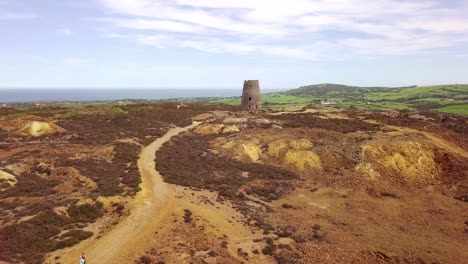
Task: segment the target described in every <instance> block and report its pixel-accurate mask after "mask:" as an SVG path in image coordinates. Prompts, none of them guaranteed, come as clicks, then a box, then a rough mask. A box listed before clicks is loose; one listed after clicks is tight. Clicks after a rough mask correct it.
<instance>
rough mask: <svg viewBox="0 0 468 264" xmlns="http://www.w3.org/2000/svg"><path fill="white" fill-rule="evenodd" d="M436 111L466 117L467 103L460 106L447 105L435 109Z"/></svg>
mask: <svg viewBox="0 0 468 264" xmlns="http://www.w3.org/2000/svg"><path fill="white" fill-rule="evenodd" d="M436 110H437V111H440V112H445V113H452V114H459V115H468V103H466V104H462V105H449V106H444V107H442V108H437V109H436Z"/></svg>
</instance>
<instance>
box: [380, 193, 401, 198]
mask: <svg viewBox="0 0 468 264" xmlns="http://www.w3.org/2000/svg"><path fill="white" fill-rule="evenodd" d="M380 196H382V197H390V198H395V199H398V198H400V196H398V195H397V194H394V193H391V192H380Z"/></svg>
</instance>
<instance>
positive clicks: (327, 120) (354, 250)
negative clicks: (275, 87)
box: [0, 104, 468, 263]
mask: <svg viewBox="0 0 468 264" xmlns="http://www.w3.org/2000/svg"><path fill="white" fill-rule="evenodd" d="M174 109H176V107H175V105H171V104H164V105H139V106H132V107H129V106H126V107H115V108H112V107H111V108H105V107H101V108H96V109H81V110H79V111H78V112H76V111H72V112H70V109H46V110H42V111H39V112H36V113H29V112H28V113H24V112H23V113H21V114H18V113H16V112H14V111H12V112H8V113H7V115H6V118H2V119H1V120H0V122H1V126H0V128H1V131H0V138H1V139H2V142H3V143H2V144H1V146H2V149H1V150H0V160H1V164H0V167H1V168H0V170H1V171H3V173H2V174H0V177H2V179H3V180H1V189H0V191H1V192H0V195H1V200H0V202H1V207H0V209H2V218H1V219H2V229H1V230H0V235H1V237H2V239H1V240H0V241H1V242H0V243H2V245H1V246H2V247H0V256H1V258H0V259H1V260H6V261H13V260H25V261H26V262H28V263H30V262H31V263H33V262H34V260H36V262H40V261H37V260H38V259H39V260H41V258H42V257H43V256H45V254H44V253H47V252H52V251H54V250H55V249H58V248H61V247H65V248H64V249H62V250H58V251H56V250H55V251H54V252H52V253H50V254H48V256H49V257H48V258H47V262H50V263H68V262H72V261H75V260H76V255H79V254H80V253H81V252H80V251H82V250H84V251H85V252H86V253H88V259H89V261H94V262H95V261H96V259H100V260H105V262H109V263H111V262H118V263H131V262H136V263H241V262H245V263H463V262H464V261H466V259H468V254H467V253H466V250H465V248H466V245H467V244H468V210H467V209H468V206H467V203H466V201H467V200H468V157H467V145H468V144H467V141H466V139H467V138H468V137H467V134H468V123H467V120H468V119H467V118H466V117H462V116H451V115H439V114H434V113H405V112H381V113H378V112H362V111H357V110H347V111H342V110H339V109H337V110H329V109H303V110H305V111H303V112H295V113H288V112H286V113H260V114H256V115H247V114H245V113H240V112H235V113H231V115H229V114H228V112H217V111H212V110H216V109H217V108H216V107H215V106H200V105H198V106H189V107H186V108H182V111H177V110H174ZM218 110H223V109H219V108H218ZM224 110H229V109H224ZM208 111H210V112H208ZM192 117H193V119H194V120H200V121H203V120H204V121H203V123H202V124H200V125H199V126H197V127H196V128H194V129H193V130H192V131H190V132H185V133H182V134H180V135H178V136H175V137H173V138H172V139H171V140H169V141H168V142H167V143H166V144H164V145H163V146H162V148H161V149H160V150H158V151H157V152H156V164H153V163H152V161H151V160H152V157H151V155H150V154H154V151H155V150H156V149H154V150H152V149H151V146H153V147H154V146H155V145H149V144H150V143H151V142H153V141H154V140H155V139H157V138H160V137H162V136H163V135H164V134H165V133H166V132H167V131H168V130H169V129H170V128H171V127H173V125H172V124H174V125H176V126H179V127H182V126H187V125H189V124H190V123H191V122H192ZM33 121H34V122H36V123H31V122H33ZM37 122H43V123H46V124H43V123H37ZM38 128H40V129H38ZM61 129H63V130H61ZM38 130H39V131H38ZM31 131H33V132H34V133H36V134H41V133H43V134H42V135H39V136H37V137H32V136H28V133H29V135H31V134H32V132H31ZM90 131H92V132H90ZM166 136H167V134H166ZM163 138H164V137H163ZM156 142H159V143H161V141H160V140H159V141H158V140H157V141H154V142H153V144H155V143H156ZM142 146H148V147H147V148H144V149H143V152H142V153H141V157H140V164H138V165H139V167H140V173H138V171H137V167H136V166H137V162H136V161H137V159H138V153H139V152H140V150H141V147H142ZM150 150H152V153H150V154H148V153H147V154H144V153H146V152H148V151H150ZM143 157H147V158H148V160H147V161H145V162H142V159H143ZM142 164H145V165H144V166H143V165H142ZM155 166H156V168H155V169H156V170H157V171H156V170H154V167H155ZM142 168H146V169H144V170H147V172H142ZM158 171H159V172H160V174H161V175H162V178H163V179H164V181H165V182H166V183H163V182H162V178H161V177H160V175H159V174H158ZM145 175H146V176H145ZM148 175H149V177H148ZM140 176H141V177H142V179H143V184H141V185H138V184H139V183H140V179H141V178H140ZM145 177H146V178H147V180H146V183H145ZM151 179H152V180H151ZM32 180H34V182H31V181H32ZM25 186H26V187H25ZM31 186H41V188H36V189H35V188H33V187H31ZM44 186H46V187H44ZM139 187H141V188H142V189H143V190H142V191H139ZM28 188H29V189H28ZM151 192H153V194H156V195H153V196H151V195H150V193H151ZM16 197H17V198H16ZM43 197H46V198H47V199H46V200H47V203H45V202H44V199H43ZM142 197H146V198H142ZM149 197H153V198H151V199H150V198H149ZM29 205H34V206H29ZM142 205H145V206H151V205H154V207H151V208H152V209H151V210H149V211H148V212H146V213H145V210H144V208H146V207H145V206H142ZM142 208H143V209H142ZM138 210H140V212H141V213H142V214H139V213H138ZM137 216H143V217H140V218H139V219H133V218H132V217H137ZM79 217H81V218H79ZM142 218H144V219H142ZM132 219H133V220H134V221H133V220H132ZM133 222H135V223H136V224H135V223H134V224H133V225H132V223H133ZM131 226H133V227H132V228H130V227H131ZM38 227H46V228H38ZM119 227H123V228H119ZM139 227H141V228H140V229H138V228H139ZM126 228H127V229H126ZM135 228H136V229H135ZM45 229H46V230H47V231H44V230H45ZM67 230H71V232H69V233H67ZM125 230H126V231H125ZM135 230H136V231H135ZM86 232H89V233H86ZM91 232H92V233H91ZM25 234H27V235H25ZM126 235H128V236H127V238H126ZM29 236H32V237H34V239H28V237H29ZM88 237H89V238H88ZM38 238H39V240H38ZM114 238H117V239H118V241H117V242H115V243H113V242H112V241H115V240H113V239H114ZM21 239H22V240H21ZM81 240H85V241H82V242H81V243H79V244H77V243H78V242H79V241H81ZM19 241H26V243H24V242H22V243H20V242H19ZM37 241H39V242H40V243H37ZM64 241H65V242H64ZM38 245H40V246H38ZM59 245H60V246H59ZM73 245H75V246H73ZM106 245H107V246H108V249H106ZM15 247H17V248H18V249H16V248H15ZM2 250H3V251H2ZM1 260H0V261H1Z"/></svg>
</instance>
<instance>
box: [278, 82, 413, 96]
mask: <svg viewBox="0 0 468 264" xmlns="http://www.w3.org/2000/svg"><path fill="white" fill-rule="evenodd" d="M415 87H417V86H416V85H414V86H407V87H360V86H349V85H343V84H333V83H323V84H313V85H307V86H302V87H299V88H297V89H292V90H288V91H286V92H284V93H285V94H289V95H294V96H310V95H325V94H329V93H332V94H338V93H339V94H351V95H355V94H363V93H372V92H380V91H382V92H383V91H388V90H389V89H393V90H397V89H398V90H400V89H405V88H415Z"/></svg>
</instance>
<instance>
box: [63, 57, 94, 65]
mask: <svg viewBox="0 0 468 264" xmlns="http://www.w3.org/2000/svg"><path fill="white" fill-rule="evenodd" d="M63 63H64V64H66V65H82V64H85V63H88V61H87V60H85V59H82V58H78V57H70V58H66V59H64V60H63Z"/></svg>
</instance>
